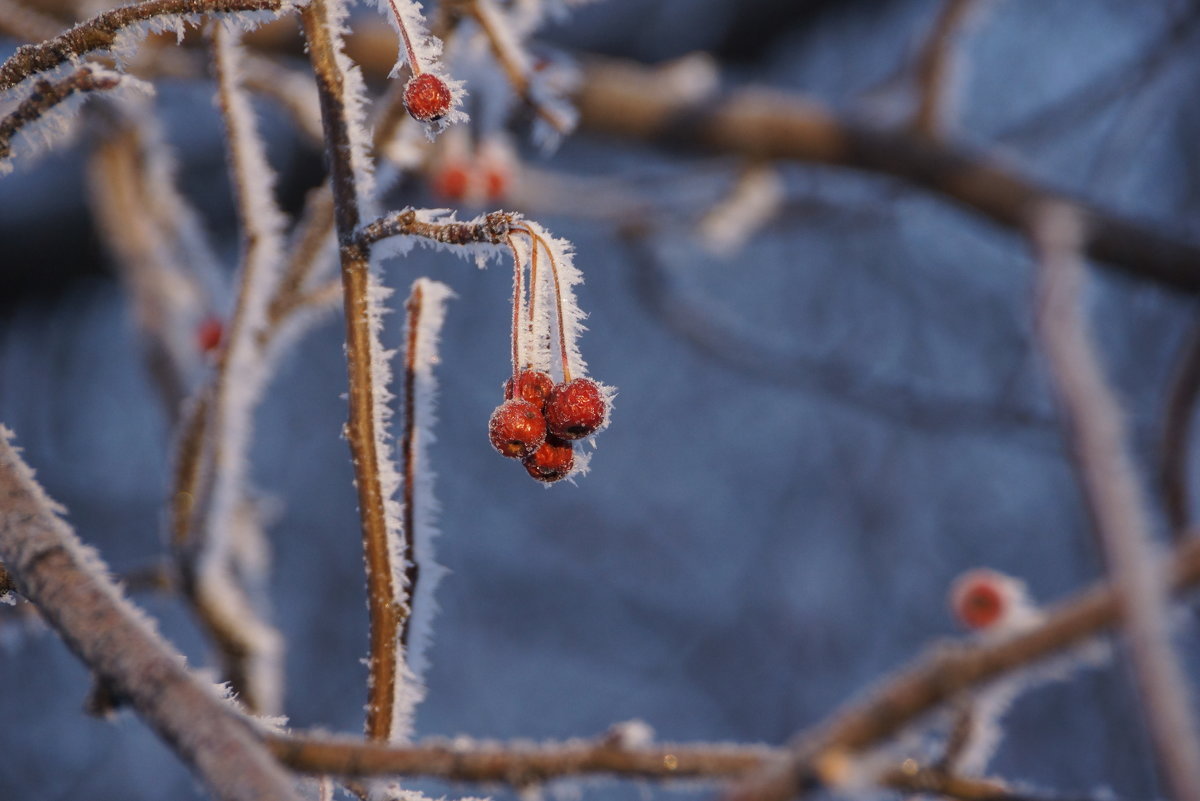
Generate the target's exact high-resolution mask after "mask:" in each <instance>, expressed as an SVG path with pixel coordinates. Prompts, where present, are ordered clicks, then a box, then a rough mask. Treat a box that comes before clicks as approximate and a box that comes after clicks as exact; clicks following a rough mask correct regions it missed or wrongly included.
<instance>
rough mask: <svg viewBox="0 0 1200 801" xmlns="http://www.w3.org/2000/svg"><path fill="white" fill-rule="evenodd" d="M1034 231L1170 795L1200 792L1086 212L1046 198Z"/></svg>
mask: <svg viewBox="0 0 1200 801" xmlns="http://www.w3.org/2000/svg"><path fill="white" fill-rule="evenodd" d="M1030 236H1031V238H1032V241H1033V244H1034V247H1035V249H1036V251H1037V257H1038V271H1037V309H1036V323H1037V329H1038V334H1039V338H1040V339H1041V345H1042V349H1043V350H1044V351H1045V354H1046V357H1047V360H1048V362H1049V366H1050V372H1051V377H1052V379H1053V382H1054V386H1055V389H1056V391H1057V395H1058V400H1059V406H1060V408H1061V409H1062V412H1063V416H1064V418H1065V419H1064V424H1065V426H1066V428H1067V433H1068V437H1069V440H1070V444H1071V450H1072V454H1073V456H1074V461H1075V469H1076V471H1077V472H1078V474H1079V481H1080V483H1081V484H1082V485H1083V490H1084V494H1085V496H1086V498H1087V502H1088V508H1089V512H1090V513H1091V516H1092V520H1093V524H1094V525H1095V527H1096V531H1097V533H1098V534H1099V539H1100V544H1101V546H1102V548H1103V552H1104V555H1105V559H1106V562H1107V564H1108V570H1109V573H1110V574H1111V575H1112V580H1113V587H1114V590H1115V592H1116V596H1117V600H1118V605H1119V607H1120V609H1121V614H1122V618H1123V620H1124V623H1125V635H1126V638H1127V640H1128V642H1129V646H1130V649H1129V658H1130V661H1131V663H1132V665H1133V669H1134V674H1135V677H1136V679H1137V684H1138V689H1139V690H1140V693H1141V697H1142V703H1143V709H1144V714H1145V718H1146V724H1147V728H1148V729H1149V731H1150V734H1151V740H1152V741H1153V743H1154V745H1155V748H1156V751H1157V756H1158V761H1159V764H1160V765H1161V766H1162V768H1163V772H1164V774H1165V778H1166V780H1167V784H1168V786H1169V787H1170V789H1171V791H1172V793H1171V794H1172V797H1173V798H1174V799H1176V801H1200V736H1198V735H1197V731H1196V724H1195V721H1194V720H1193V718H1192V715H1191V712H1190V709H1191V701H1190V698H1189V693H1188V685H1187V681H1186V679H1185V677H1184V673H1183V670H1182V667H1181V665H1180V663H1179V659H1178V657H1177V655H1176V654H1175V651H1174V648H1173V646H1172V644H1171V637H1170V631H1169V628H1168V617H1169V612H1168V608H1167V597H1166V592H1165V591H1164V589H1163V587H1162V582H1161V580H1160V576H1159V572H1158V569H1157V568H1158V565H1157V563H1156V562H1155V560H1154V546H1153V544H1152V542H1151V535H1150V523H1149V520H1148V514H1147V511H1146V506H1145V502H1144V499H1143V498H1142V494H1141V488H1140V487H1139V485H1138V482H1137V477H1136V472H1135V469H1134V465H1133V460H1132V459H1131V457H1130V456H1129V453H1128V451H1127V450H1126V445H1125V436H1126V434H1125V427H1124V422H1123V420H1122V415H1121V410H1120V407H1119V405H1118V403H1117V400H1116V398H1115V397H1114V395H1113V392H1112V390H1111V389H1110V388H1109V386H1108V382H1107V380H1106V379H1105V377H1104V373H1103V368H1102V367H1101V364H1100V359H1099V357H1098V355H1097V354H1096V350H1095V346H1094V344H1093V342H1092V339H1091V337H1090V334H1089V332H1088V326H1087V322H1086V319H1085V317H1084V313H1083V309H1082V301H1081V299H1080V296H1081V291H1082V286H1083V282H1084V278H1085V272H1084V263H1083V259H1082V257H1081V255H1080V247H1081V245H1082V241H1083V237H1084V230H1083V222H1082V220H1081V219H1080V218H1079V215H1078V213H1077V212H1076V211H1075V210H1074V209H1071V208H1068V207H1059V206H1048V207H1045V208H1041V209H1038V210H1037V212H1036V214H1035V216H1034V217H1033V218H1032V219H1031V222H1030Z"/></svg>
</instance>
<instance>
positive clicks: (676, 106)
mask: <svg viewBox="0 0 1200 801" xmlns="http://www.w3.org/2000/svg"><path fill="white" fill-rule="evenodd" d="M576 100H577V103H578V107H579V111H580V124H581V127H582V128H584V129H586V130H590V131H593V132H596V133H602V134H607V135H611V136H620V137H624V138H633V139H641V140H649V141H653V142H658V143H662V144H665V145H669V146H672V147H685V148H694V149H702V150H711V151H718V152H727V153H736V154H741V155H745V156H749V157H751V158H755V159H763V160H769V159H781V160H793V161H804V162H813V163H818V164H832V165H838V166H843V167H850V168H853V169H858V170H865V171H867V172H876V173H882V174H885V175H890V176H893V177H897V178H900V179H902V180H904V181H907V182H908V183H910V184H913V185H914V186H919V187H922V188H924V189H927V190H930V191H932V192H934V193H936V194H940V195H943V196H945V197H947V198H948V199H950V200H953V201H955V202H957V203H959V204H961V205H963V206H966V207H968V208H971V209H974V210H975V211H976V212H978V213H980V214H982V215H983V216H985V217H987V218H989V219H991V220H993V221H994V222H997V223H1000V224H1001V225H1004V226H1007V227H1009V228H1013V229H1020V228H1021V227H1022V226H1024V224H1025V220H1026V217H1027V213H1028V211H1029V209H1031V208H1033V207H1034V206H1035V205H1037V204H1039V203H1044V202H1049V201H1055V202H1062V203H1069V204H1071V205H1072V206H1073V207H1074V208H1075V209H1077V211H1078V212H1079V213H1080V214H1082V215H1083V216H1084V218H1085V219H1086V221H1087V223H1088V226H1087V227H1088V232H1089V234H1088V237H1087V242H1086V254H1087V255H1088V256H1089V257H1090V258H1093V259H1095V260H1097V261H1101V262H1105V263H1107V264H1109V265H1111V266H1113V267H1116V268H1118V269H1120V270H1123V271H1124V272H1127V273H1129V274H1131V275H1134V276H1137V277H1141V278H1146V279H1151V280H1155V281H1159V282H1162V283H1164V284H1167V285H1169V286H1172V287H1175V288H1177V289H1181V290H1184V291H1187V292H1198V291H1200V246H1197V245H1195V244H1193V243H1189V242H1183V241H1180V240H1177V239H1172V238H1170V237H1167V236H1163V235H1161V234H1158V233H1155V232H1154V231H1151V230H1150V229H1148V228H1145V227H1143V226H1141V225H1138V224H1136V223H1132V222H1129V221H1127V220H1125V219H1122V218H1120V217H1116V216H1114V215H1111V214H1108V213H1106V212H1104V211H1102V210H1100V209H1098V208H1096V207H1094V206H1091V205H1089V204H1087V203H1085V202H1083V201H1079V200H1074V199H1072V198H1069V197H1067V196H1066V195H1064V194H1062V193H1059V192H1056V191H1053V190H1050V189H1047V188H1045V187H1043V186H1041V185H1039V184H1037V183H1036V182H1034V181H1031V180H1029V179H1026V178H1024V177H1022V176H1020V175H1019V174H1017V173H1016V172H1014V171H1012V170H1011V169H1010V168H1009V167H1007V166H1005V165H1002V164H1000V163H998V162H996V161H995V160H992V159H989V158H987V157H986V156H980V155H977V154H974V153H971V152H969V151H967V150H964V149H962V148H959V147H956V146H951V145H947V144H938V143H935V142H930V141H928V140H925V139H923V138H921V137H919V136H914V135H913V134H911V133H908V132H905V131H898V130H882V129H877V128H872V127H869V126H867V125H865V124H863V123H859V122H855V121H851V120H847V119H842V118H840V117H838V116H837V115H835V114H834V113H832V112H830V111H829V110H828V109H825V108H823V107H822V106H820V105H818V104H815V103H813V102H811V101H807V100H805V99H803V98H801V97H798V96H796V95H791V94H786V93H782V92H777V91H768V90H765V89H761V88H746V89H742V90H738V91H735V92H732V93H730V94H727V95H725V96H723V97H716V98H711V99H708V100H705V101H704V102H703V103H702V104H695V103H693V102H691V101H689V100H688V99H687V98H686V96H685V95H684V94H682V93H680V92H679V91H678V89H677V87H675V86H673V84H672V83H671V82H670V81H667V80H665V79H663V78H661V77H660V76H659V74H658V73H656V72H655V71H654V70H650V69H647V68H643V67H635V66H633V65H631V64H629V63H624V62H603V63H600V62H596V63H593V64H592V65H591V66H590V67H589V68H587V70H586V75H585V80H584V82H583V85H582V88H581V90H580V92H579V94H578V95H577V98H576Z"/></svg>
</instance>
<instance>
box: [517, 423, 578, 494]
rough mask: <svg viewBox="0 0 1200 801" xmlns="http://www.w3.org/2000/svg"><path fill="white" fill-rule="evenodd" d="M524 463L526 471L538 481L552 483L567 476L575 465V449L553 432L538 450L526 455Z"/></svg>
mask: <svg viewBox="0 0 1200 801" xmlns="http://www.w3.org/2000/svg"><path fill="white" fill-rule="evenodd" d="M522 463H523V464H524V465H525V470H526V472H528V473H529V475H531V476H533V477H534V478H536V479H537V480H538V481H545V482H546V483H547V484H551V483H553V482H555V481H558V480H560V479H564V478H566V477H567V474H568V473H570V472H571V468H573V467H574V466H575V449H574V448H573V447H572V446H571V443H569V442H567V441H566V440H562V439H559V438H558V437H556V436H554V435H553V434H551V435H549V436H547V437H546V441H545V442H543V443H542V445H541V447H540V448H538V449H537V450H536V451H534V452H533V453H531V454H530V455H529V456H526V457H525V458H524V459H523V460H522Z"/></svg>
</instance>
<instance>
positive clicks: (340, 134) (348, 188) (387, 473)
mask: <svg viewBox="0 0 1200 801" xmlns="http://www.w3.org/2000/svg"><path fill="white" fill-rule="evenodd" d="M344 17H345V9H344V8H342V7H341V6H340V3H339V2H338V0H313V1H312V2H310V3H309V4H308V5H307V6H305V7H304V8H303V9H302V10H301V22H302V25H303V27H304V35H305V38H306V39H307V41H308V50H309V58H310V60H311V61H312V65H313V70H314V72H315V74H316V81H317V90H318V93H319V97H320V101H321V117H322V121H323V125H324V129H325V144H326V148H325V149H326V152H327V153H328V154H329V158H330V180H331V182H332V188H333V199H334V220H335V224H336V228H337V234H338V241H339V246H340V247H339V257H340V261H341V268H342V288H343V298H344V304H345V316H346V362H347V372H348V374H349V406H350V409H349V420H348V423H347V426H346V438H347V439H348V440H349V442H350V452H351V456H352V459H353V463H354V475H355V484H356V486H357V490H358V505H359V514H360V516H361V520H362V538H363V552H364V561H365V565H366V573H367V605H368V609H369V613H370V655H369V658H368V672H369V677H368V684H367V687H368V696H367V720H366V732H367V736H368V737H369V738H371V739H373V740H387V739H391V738H392V737H394V736H395V735H396V734H397V733H398V729H399V728H400V727H402V726H404V725H406V724H407V722H408V721H407V720H403V719H401V718H402V717H403V714H400V715H398V714H397V713H398V712H400V713H403V712H405V711H406V710H405V709H403V708H400V709H398V705H401V704H404V703H405V702H406V700H411V698H408V699H406V697H405V696H404V694H401V693H398V692H397V683H398V682H399V681H400V680H401V679H402V677H403V675H404V668H405V666H404V664H403V655H402V652H401V647H400V631H401V626H402V624H403V622H404V620H405V619H406V618H407V615H408V608H407V605H401V604H397V603H396V602H395V598H396V589H397V586H396V585H397V580H398V579H399V580H400V581H402V580H403V572H402V570H398V569H397V568H398V566H397V565H396V564H395V559H396V556H397V555H398V554H402V553H403V552H404V548H403V545H402V544H401V543H400V542H399V538H400V537H401V536H402V535H403V532H401V531H400V522H399V520H398V519H396V515H395V514H394V508H395V501H394V500H392V499H391V494H392V492H394V490H395V484H396V483H398V477H397V476H396V474H395V470H394V468H393V467H392V466H391V464H390V461H389V453H388V451H389V445H388V442H387V440H386V436H387V432H386V417H387V415H386V408H385V399H386V389H385V386H384V385H385V383H386V377H385V375H384V373H386V372H387V369H388V368H387V363H386V360H385V354H384V353H383V352H382V349H381V348H380V346H379V343H378V341H377V336H376V334H377V330H378V327H379V324H380V320H379V315H380V313H381V312H380V310H379V308H378V302H379V300H380V296H381V295H382V294H383V292H382V288H381V287H378V286H377V285H376V284H375V283H374V281H373V279H372V275H371V268H370V257H369V250H368V248H367V246H365V245H363V244H360V243H359V242H357V241H356V240H355V237H354V234H355V232H356V230H357V228H358V226H359V224H360V222H361V221H362V217H363V214H364V211H365V210H364V209H363V207H362V206H363V202H369V200H370V188H369V185H366V186H364V184H367V183H368V182H369V180H370V177H369V175H368V174H367V173H366V172H365V170H366V168H367V164H366V162H365V160H363V161H359V160H358V158H360V157H365V154H366V152H367V145H368V143H367V142H366V141H365V140H366V132H365V130H364V128H363V127H362V123H361V109H360V108H359V106H358V96H357V92H356V91H355V84H358V85H361V76H359V75H358V73H357V68H356V67H354V66H353V65H352V64H351V63H350V62H349V60H348V59H347V58H346V56H345V54H344V53H343V52H342V41H341V31H342V24H343V20H344ZM356 154H361V155H360V156H359V157H356ZM394 543H395V544H397V545H399V546H400V547H398V548H394V547H393V544H394Z"/></svg>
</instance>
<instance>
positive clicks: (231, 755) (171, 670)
mask: <svg viewBox="0 0 1200 801" xmlns="http://www.w3.org/2000/svg"><path fill="white" fill-rule="evenodd" d="M12 437H13V434H12V432H11V431H9V430H8V429H6V428H4V427H3V426H0V497H3V498H4V504H3V505H2V506H0V561H2V562H3V563H4V565H5V566H6V567H7V569H8V570H9V571H11V573H12V575H13V577H14V578H15V580H16V584H17V587H18V589H19V590H20V592H21V594H22V595H23V596H25V597H26V598H28V599H29V600H30V601H32V602H33V603H34V604H36V605H37V606H38V609H39V610H40V611H41V612H42V615H43V617H44V618H45V619H46V620H47V621H48V622H49V623H50V625H51V626H52V627H54V629H55V630H57V631H58V633H59V634H60V635H61V636H62V638H63V639H64V640H65V641H66V643H67V645H68V646H69V647H70V648H71V650H72V651H73V652H74V653H75V654H76V656H78V657H79V658H80V660H81V661H82V662H83V663H84V664H85V665H87V667H88V668H89V669H91V670H92V671H94V672H95V674H96V676H97V677H98V678H99V679H100V680H101V681H104V682H107V683H109V684H110V685H111V686H112V687H113V688H114V689H115V690H116V691H117V692H119V693H120V694H121V695H122V696H124V697H125V698H127V699H128V700H129V703H130V704H131V705H132V707H133V708H134V709H135V710H136V711H137V713H138V714H139V715H140V716H141V717H142V718H143V720H145V722H146V723H147V725H149V726H150V727H151V728H152V729H154V731H155V732H156V733H157V734H158V735H159V736H160V737H161V738H162V739H163V740H164V741H165V742H166V743H167V744H168V745H169V746H170V747H171V748H172V749H173V750H174V751H175V752H176V754H178V755H179V757H180V758H181V759H182V760H183V761H184V762H186V763H187V764H188V765H189V766H190V767H191V768H192V770H193V771H195V773H196V774H197V776H198V777H199V778H200V779H202V780H203V781H204V782H205V784H207V785H208V787H209V788H210V789H211V790H212V792H213V794H214V796H215V797H217V798H219V799H222V801H252V799H253V800H254V801H298V799H297V796H296V794H295V792H294V791H293V789H292V782H291V779H290V778H289V777H288V775H287V774H286V773H285V772H284V771H283V769H282V768H281V767H280V766H279V764H277V763H276V762H275V760H274V759H272V758H271V755H270V754H269V753H268V752H267V750H266V748H264V746H263V743H262V741H261V739H260V738H259V736H258V735H257V734H256V733H255V730H254V728H253V726H251V725H248V722H247V721H246V719H245V718H243V717H241V716H240V715H238V714H237V713H236V712H235V711H234V709H233V708H232V707H231V706H229V705H228V704H227V703H226V702H225V701H224V700H223V699H222V698H221V697H220V696H219V695H218V694H217V693H216V691H215V690H214V688H213V687H212V685H211V684H207V683H205V682H202V681H200V680H199V679H197V678H196V677H195V676H194V675H193V674H191V673H190V672H189V671H188V670H187V668H186V667H185V664H184V660H183V657H182V656H180V655H179V654H178V652H177V651H176V650H175V649H174V648H172V647H171V645H170V644H169V643H167V642H166V641H165V640H163V639H162V637H161V636H160V635H158V634H157V633H156V632H155V630H154V627H153V625H152V624H151V623H150V622H149V620H148V619H147V618H146V617H145V615H144V614H143V613H142V612H141V611H140V610H139V609H137V608H136V607H135V606H134V605H133V604H132V603H130V602H129V601H128V600H126V599H125V598H124V597H122V595H121V591H120V589H119V588H118V587H117V586H116V584H114V583H113V581H112V580H111V579H110V578H109V577H108V570H107V567H106V566H105V565H104V564H103V562H101V561H100V558H99V556H97V555H96V553H95V552H94V551H92V550H91V549H89V548H86V547H85V546H84V545H83V544H82V543H80V541H79V539H78V538H77V537H76V536H75V533H74V532H73V531H72V530H71V528H70V526H68V525H67V523H66V522H64V521H63V519H62V517H61V515H62V513H63V510H62V507H60V506H58V504H56V503H55V502H54V501H52V500H51V499H50V498H49V497H47V495H46V493H45V491H44V490H43V489H42V488H41V486H40V485H38V483H37V482H36V481H35V480H34V477H33V471H32V470H30V469H29V467H28V466H27V465H26V464H25V462H24V461H23V460H22V459H21V457H20V455H19V453H18V451H17V450H16V449H15V448H14V447H13V445H12V442H11V439H12Z"/></svg>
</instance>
